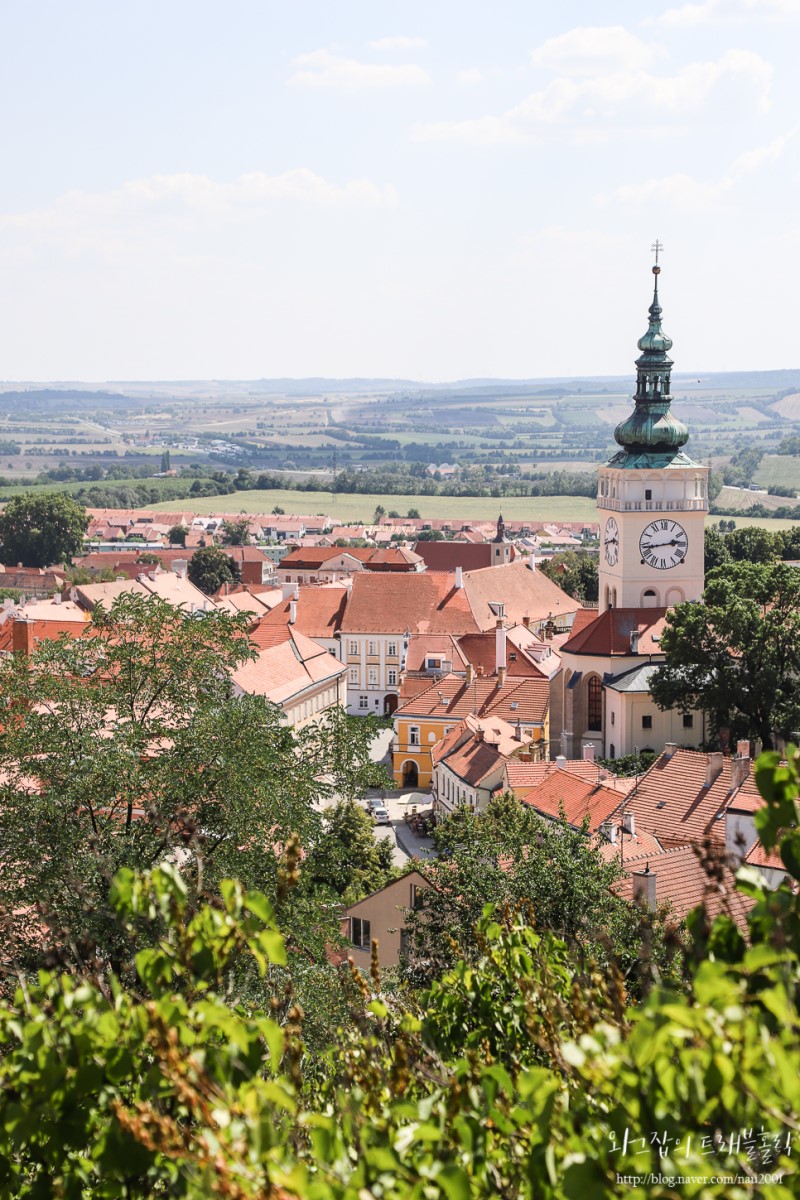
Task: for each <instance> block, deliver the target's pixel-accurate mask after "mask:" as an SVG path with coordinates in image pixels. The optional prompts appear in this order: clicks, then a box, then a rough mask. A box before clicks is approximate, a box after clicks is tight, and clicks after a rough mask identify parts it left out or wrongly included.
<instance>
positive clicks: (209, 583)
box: [187, 546, 242, 596]
mask: <svg viewBox="0 0 800 1200" xmlns="http://www.w3.org/2000/svg"><path fill="white" fill-rule="evenodd" d="M187 574H188V576H189V579H190V581H191V582H192V583H193V584H194V586H195V587H198V588H200V591H201V592H205V594H206V595H207V596H213V595H214V593H215V592H218V591H219V589H220V588H221V587H222V585H223V584H224V583H238V582H239V580H240V579H241V577H242V575H241V571H240V570H239V564H238V563H237V562H235V561H234V559H232V558H231V556H230V555H229V554H226V553H225V551H224V550H222V549H220V547H219V546H204V547H203V548H202V550H195V552H194V554H193V555H192V557H191V558H190V559H189V567H188V570H187Z"/></svg>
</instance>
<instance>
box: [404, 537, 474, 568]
mask: <svg viewBox="0 0 800 1200" xmlns="http://www.w3.org/2000/svg"><path fill="white" fill-rule="evenodd" d="M414 550H415V551H416V553H417V554H419V556H420V557H421V558H422V559H423V561H424V562H425V565H426V566H427V568H428V570H429V571H455V569H456V567H461V568H463V570H465V571H478V570H480V569H481V568H482V567H490V566H491V565H492V547H491V545H490V544H489V543H488V542H484V541H480V542H478V543H477V545H473V544H472V543H470V542H464V541H459V542H415V544H414Z"/></svg>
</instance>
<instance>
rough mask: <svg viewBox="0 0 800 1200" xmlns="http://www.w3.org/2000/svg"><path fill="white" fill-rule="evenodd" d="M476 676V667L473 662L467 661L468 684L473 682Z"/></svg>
mask: <svg viewBox="0 0 800 1200" xmlns="http://www.w3.org/2000/svg"><path fill="white" fill-rule="evenodd" d="M474 678H475V668H474V667H473V665H472V663H467V686H469V684H471V683H472V681H473V679H474Z"/></svg>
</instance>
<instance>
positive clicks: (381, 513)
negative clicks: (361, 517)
mask: <svg viewBox="0 0 800 1200" xmlns="http://www.w3.org/2000/svg"><path fill="white" fill-rule="evenodd" d="M385 516H386V509H385V508H384V507H383V505H382V504H376V505H375V512H374V513H373V514H372V523H373V525H379V524H380V521H381V517H385Z"/></svg>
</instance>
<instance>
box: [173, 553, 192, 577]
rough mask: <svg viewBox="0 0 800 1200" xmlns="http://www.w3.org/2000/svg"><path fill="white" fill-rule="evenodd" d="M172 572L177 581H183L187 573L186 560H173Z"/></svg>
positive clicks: (187, 563) (187, 561)
mask: <svg viewBox="0 0 800 1200" xmlns="http://www.w3.org/2000/svg"><path fill="white" fill-rule="evenodd" d="M172 570H173V573H174V574H175V575H177V576H178V578H179V579H185V578H186V575H187V572H188V570H189V560H188V558H173V560H172Z"/></svg>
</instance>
